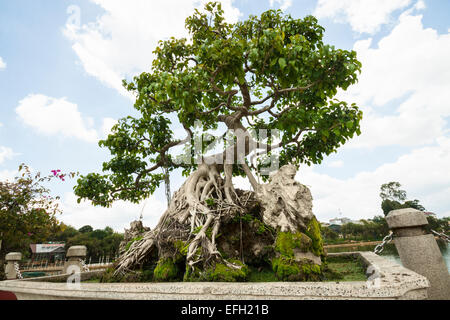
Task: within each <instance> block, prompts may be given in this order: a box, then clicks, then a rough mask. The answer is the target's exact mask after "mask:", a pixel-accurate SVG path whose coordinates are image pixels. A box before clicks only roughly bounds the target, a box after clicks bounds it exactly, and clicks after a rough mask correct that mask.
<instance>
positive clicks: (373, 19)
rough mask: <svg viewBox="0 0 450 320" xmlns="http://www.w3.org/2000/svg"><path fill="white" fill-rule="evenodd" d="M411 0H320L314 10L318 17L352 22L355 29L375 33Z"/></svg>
mask: <svg viewBox="0 0 450 320" xmlns="http://www.w3.org/2000/svg"><path fill="white" fill-rule="evenodd" d="M411 2H412V1H411V0H364V1H361V0H319V1H318V3H317V6H316V8H315V10H314V13H313V14H314V15H315V16H317V17H318V18H332V19H333V20H334V21H336V22H348V23H350V25H351V27H352V29H353V30H354V31H357V32H360V33H363V32H366V33H375V32H377V31H378V30H379V28H380V26H381V25H383V24H387V23H389V22H390V20H391V14H392V13H393V12H394V11H396V10H399V9H403V8H405V7H407V6H408V5H409V4H410V3H411Z"/></svg>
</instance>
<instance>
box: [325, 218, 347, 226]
mask: <svg viewBox="0 0 450 320" xmlns="http://www.w3.org/2000/svg"><path fill="white" fill-rule="evenodd" d="M349 222H352V220H351V219H349V218H334V219H330V224H335V225H338V226H343V225H344V224H347V223H349Z"/></svg>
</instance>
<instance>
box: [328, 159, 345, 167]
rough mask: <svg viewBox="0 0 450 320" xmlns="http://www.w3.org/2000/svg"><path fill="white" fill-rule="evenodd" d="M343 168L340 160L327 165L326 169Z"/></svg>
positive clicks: (342, 162)
mask: <svg viewBox="0 0 450 320" xmlns="http://www.w3.org/2000/svg"><path fill="white" fill-rule="evenodd" d="M343 166H344V161H342V160H336V161H332V162H330V163H329V164H328V167H330V168H342V167H343Z"/></svg>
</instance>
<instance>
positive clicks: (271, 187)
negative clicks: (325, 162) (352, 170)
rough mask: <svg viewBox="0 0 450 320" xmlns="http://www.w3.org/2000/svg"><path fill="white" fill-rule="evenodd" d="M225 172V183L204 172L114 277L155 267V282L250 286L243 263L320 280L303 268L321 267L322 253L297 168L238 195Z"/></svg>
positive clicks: (212, 169) (206, 168) (207, 168)
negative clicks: (239, 282)
mask: <svg viewBox="0 0 450 320" xmlns="http://www.w3.org/2000/svg"><path fill="white" fill-rule="evenodd" d="M224 172H225V178H224V179H223V178H222V177H221V175H220V174H219V172H218V170H217V167H216V166H214V165H206V164H203V165H201V166H199V168H198V169H197V171H195V172H194V173H193V174H192V175H191V176H190V177H189V178H188V179H187V180H186V182H185V183H184V184H183V185H182V187H181V188H180V189H179V190H178V191H177V192H176V193H175V194H174V196H173V198H172V201H171V203H170V205H169V207H168V209H167V210H166V212H165V213H164V214H163V216H162V217H161V219H160V221H159V223H158V225H157V226H156V227H155V228H154V229H153V230H151V231H148V232H146V233H145V234H144V235H143V236H142V238H138V239H136V241H134V242H132V243H131V244H130V245H129V248H128V249H127V251H126V252H124V253H123V254H122V255H121V257H120V258H119V260H118V261H117V262H116V265H115V271H114V276H115V277H119V276H124V275H126V274H127V273H130V272H131V273H132V272H133V270H137V269H140V268H142V266H144V265H147V266H149V265H153V267H152V270H153V273H154V275H153V279H154V280H160V281H164V280H174V279H176V278H177V276H178V279H179V278H180V274H181V275H182V276H184V280H185V281H189V280H202V279H203V280H212V281H215V280H217V281H236V280H245V278H246V275H247V273H248V269H247V265H246V263H254V264H256V263H266V264H269V265H270V263H272V267H273V269H274V271H275V272H276V273H277V276H279V278H281V279H282V280H297V279H298V274H305V273H308V274H311V270H312V272H313V273H314V272H315V273H317V274H320V270H317V268H315V267H314V268H312V269H311V268H310V267H309V269H307V270H306V269H305V268H304V267H303V268H301V266H302V265H303V266H304V265H307V266H316V265H320V261H321V260H320V257H321V256H322V255H323V249H322V243H321V239H320V233H317V226H318V224H317V221H316V220H315V218H314V215H312V210H311V208H312V205H311V200H312V198H311V195H310V193H309V190H308V189H307V188H306V187H305V186H303V185H301V184H299V183H298V182H296V181H295V180H294V178H293V177H294V175H295V172H296V170H295V167H293V166H285V167H283V168H281V169H280V170H279V171H278V172H277V173H276V174H275V175H273V176H272V177H271V179H270V182H269V183H268V184H266V185H261V186H258V188H257V190H255V191H242V190H235V189H234V187H233V184H232V183H231V171H230V170H229V167H227V166H226V165H225V170H224ZM299 210H301V211H302V212H299ZM314 221H315V223H313V222H314ZM285 234H290V235H295V237H294V238H292V237H290V238H289V237H286V236H285ZM302 237H303V238H302ZM302 239H303V240H302ZM286 241H287V242H286ZM311 252H312V253H311ZM183 268H184V270H183ZM319 269H320V267H319ZM277 271H279V272H277ZM295 273H296V274H297V277H295ZM293 274H294V276H293Z"/></svg>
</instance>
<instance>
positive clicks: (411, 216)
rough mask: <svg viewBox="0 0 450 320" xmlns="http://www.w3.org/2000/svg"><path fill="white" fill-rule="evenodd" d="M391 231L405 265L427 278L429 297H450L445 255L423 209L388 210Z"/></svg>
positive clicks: (448, 298)
mask: <svg viewBox="0 0 450 320" xmlns="http://www.w3.org/2000/svg"><path fill="white" fill-rule="evenodd" d="M386 221H387V223H388V226H389V228H390V229H391V230H392V231H393V233H394V243H395V246H396V248H397V251H398V254H399V255H400V259H401V261H402V264H403V266H404V267H406V268H408V269H410V270H412V271H414V272H417V273H418V274H420V275H422V276H424V277H426V278H427V279H428V281H429V282H430V287H429V288H428V299H430V300H450V275H449V273H448V269H447V266H446V265H445V261H444V258H443V257H442V254H441V251H440V250H439V247H438V245H437V243H436V240H435V239H434V236H433V235H432V234H428V233H427V232H426V231H425V229H424V227H425V226H426V225H427V224H428V221H427V218H426V217H425V215H424V214H423V212H421V211H419V210H416V209H412V208H408V209H399V210H393V211H391V212H389V214H388V215H387V217H386Z"/></svg>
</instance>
